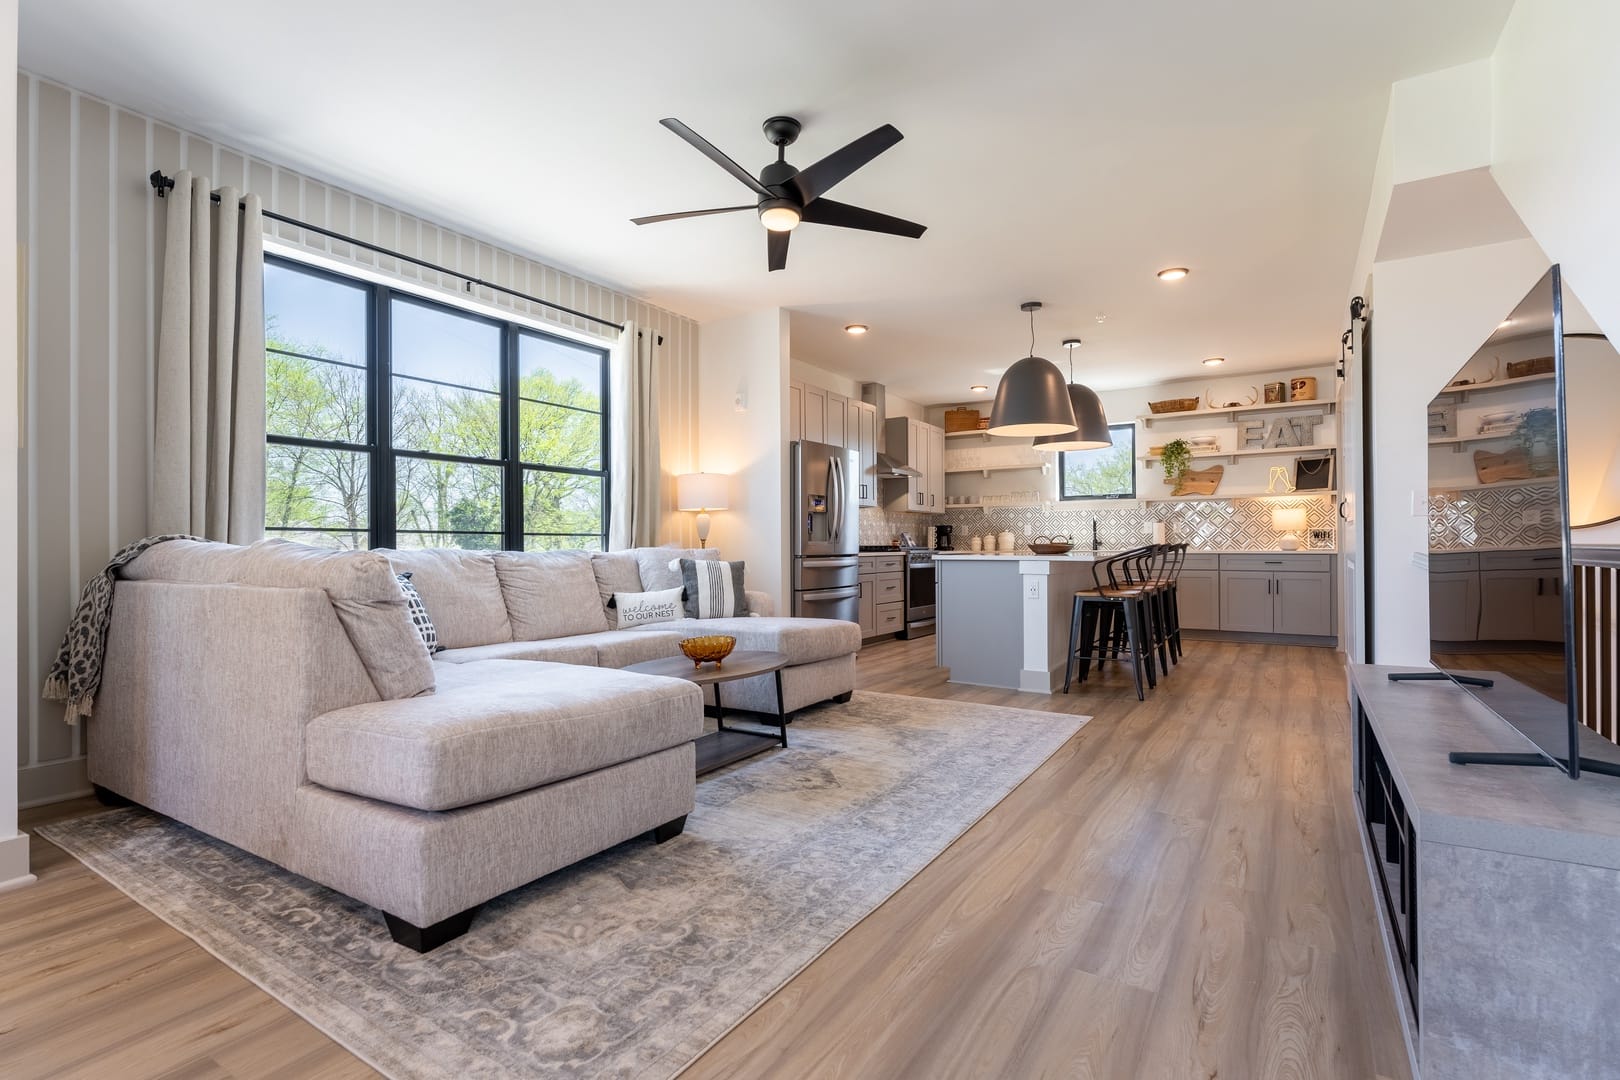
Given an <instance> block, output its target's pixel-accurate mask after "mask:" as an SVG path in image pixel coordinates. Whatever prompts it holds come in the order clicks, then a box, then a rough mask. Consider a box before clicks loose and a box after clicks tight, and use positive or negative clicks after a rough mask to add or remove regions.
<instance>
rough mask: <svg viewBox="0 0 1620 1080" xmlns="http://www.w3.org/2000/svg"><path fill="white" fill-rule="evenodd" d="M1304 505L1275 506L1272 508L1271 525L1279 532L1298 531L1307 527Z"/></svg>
mask: <svg viewBox="0 0 1620 1080" xmlns="http://www.w3.org/2000/svg"><path fill="white" fill-rule="evenodd" d="M1305 522H1306V518H1305V508H1304V507H1303V506H1274V507H1272V509H1271V527H1272V528H1273V529H1276V530H1277V531H1278V532H1298V531H1299V530H1301V529H1303V528H1304V527H1305Z"/></svg>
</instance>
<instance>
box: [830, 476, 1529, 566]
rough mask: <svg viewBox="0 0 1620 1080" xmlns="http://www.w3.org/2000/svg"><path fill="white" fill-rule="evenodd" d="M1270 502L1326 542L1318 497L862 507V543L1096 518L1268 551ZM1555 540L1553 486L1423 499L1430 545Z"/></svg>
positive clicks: (1107, 530)
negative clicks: (917, 510)
mask: <svg viewBox="0 0 1620 1080" xmlns="http://www.w3.org/2000/svg"><path fill="white" fill-rule="evenodd" d="M1277 506H1304V507H1305V508H1306V519H1307V521H1308V522H1309V524H1308V526H1307V527H1308V529H1309V530H1310V531H1311V532H1313V533H1316V534H1318V536H1320V535H1321V534H1322V533H1324V532H1325V533H1326V534H1327V537H1328V538H1327V540H1326V541H1325V542H1322V541H1321V540H1318V542H1317V543H1316V544H1314V545H1312V544H1309V543H1302V544H1301V547H1308V546H1316V547H1332V546H1334V543H1335V540H1336V539H1337V532H1336V526H1337V525H1338V512H1337V509H1336V507H1335V506H1334V504H1333V503H1332V502H1331V501H1329V500H1328V499H1326V498H1324V497H1321V496H1315V497H1304V498H1302V497H1298V496H1294V497H1282V496H1278V497H1275V498H1268V499H1194V500H1188V501H1186V502H1174V503H1170V502H1155V503H1119V504H1092V505H1088V506H1085V507H1084V508H1079V507H1068V506H1063V507H1059V506H1053V505H1051V504H1045V505H1041V506H1027V507H991V508H989V509H987V510H979V509H962V510H947V511H946V512H945V513H944V514H943V515H933V514H910V513H905V512H903V511H900V512H896V511H888V510H881V509H865V510H862V511H861V543H863V544H887V543H889V542H890V541H892V540H894V539H895V537H897V536H898V535H899V534H900V532H901V531H902V530H903V531H906V532H909V533H911V535H912V536H914V537H916V538H917V539H918V540H925V539H927V538H928V535H929V533H928V528H929V526H931V525H938V524H941V523H944V524H948V525H953V526H955V528H956V537H955V540H956V546H957V548H958V549H959V550H964V551H965V550H966V549H967V547H968V543H969V540H970V539H971V538H972V537H974V536H983V535H984V534H985V533H987V532H995V533H999V532H1001V531H1002V530H1004V529H1005V530H1010V531H1011V532H1012V533H1013V534H1014V535H1015V536H1017V537H1018V539H1019V541H1020V542H1027V541H1028V540H1029V539H1030V538H1031V537H1035V536H1041V535H1046V536H1052V535H1054V534H1057V533H1062V534H1065V535H1068V536H1072V537H1074V539H1075V542H1076V543H1077V544H1081V545H1085V544H1087V543H1089V542H1090V537H1091V522H1092V519H1093V518H1095V519H1096V521H1097V532H1098V535H1099V536H1100V537H1101V539H1102V546H1103V547H1105V548H1122V547H1130V546H1132V545H1135V544H1140V543H1142V542H1143V541H1144V540H1145V539H1146V538H1147V537H1146V535H1145V533H1144V530H1143V526H1144V525H1151V524H1152V523H1153V522H1156V521H1162V522H1164V523H1165V525H1166V526H1167V528H1166V533H1167V534H1168V535H1169V537H1170V538H1171V539H1172V540H1175V541H1183V540H1184V541H1186V542H1187V543H1188V544H1189V545H1191V546H1192V549H1193V550H1195V551H1275V550H1276V549H1277V538H1278V536H1279V535H1280V534H1279V533H1278V532H1277V531H1276V530H1275V529H1273V528H1272V527H1271V510H1272V508H1273V507H1277ZM1558 538H1559V532H1558V487H1557V484H1556V482H1549V483H1547V484H1532V485H1527V486H1523V487H1505V488H1495V489H1492V488H1473V489H1469V490H1465V491H1452V492H1443V493H1440V494H1437V495H1433V496H1431V497H1430V498H1429V543H1430V546H1431V547H1432V548H1434V549H1435V550H1437V551H1445V550H1450V549H1457V550H1462V549H1468V548H1476V547H1494V548H1534V547H1549V546H1553V545H1556V544H1557V543H1558Z"/></svg>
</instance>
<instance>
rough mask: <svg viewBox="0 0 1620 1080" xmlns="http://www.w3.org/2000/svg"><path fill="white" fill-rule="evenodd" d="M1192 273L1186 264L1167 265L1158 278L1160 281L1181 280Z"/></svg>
mask: <svg viewBox="0 0 1620 1080" xmlns="http://www.w3.org/2000/svg"><path fill="white" fill-rule="evenodd" d="M1190 273H1192V271H1191V270H1189V269H1187V268H1186V267H1185V266H1167V267H1165V268H1164V269H1163V270H1160V271H1159V273H1158V278H1159V280H1160V281H1180V280H1181V279H1182V278H1184V277H1186V276H1187V275H1188V274H1190Z"/></svg>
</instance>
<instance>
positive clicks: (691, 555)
mask: <svg viewBox="0 0 1620 1080" xmlns="http://www.w3.org/2000/svg"><path fill="white" fill-rule="evenodd" d="M633 551H634V554H635V556H636V565H637V567H638V568H639V569H640V570H641V587H642V588H643V589H649V590H650V589H673V588H674V587H675V586H677V585H679V584H681V571H680V567H679V566H678V565H677V563H678V562H679V560H681V559H718V558H719V557H720V552H719V551H717V550H716V549H714V548H678V547H650V548H635V549H633Z"/></svg>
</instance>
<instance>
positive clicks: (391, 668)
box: [120, 539, 434, 698]
mask: <svg viewBox="0 0 1620 1080" xmlns="http://www.w3.org/2000/svg"><path fill="white" fill-rule="evenodd" d="M120 576H121V577H123V578H124V579H126V580H129V581H180V582H188V583H193V584H202V585H227V584H237V585H258V586H263V587H266V588H283V589H299V588H303V589H321V590H323V591H325V593H326V596H327V599H328V600H329V601H330V602H331V604H332V610H333V611H334V612H335V613H336V615H337V617H338V622H340V623H341V624H342V625H343V630H344V632H345V633H346V634H347V635H348V638H349V642H350V644H352V645H353V646H354V651H355V652H356V653H357V654H358V655H359V657H360V662H361V663H362V664H363V665H365V669H366V674H367V675H369V676H371V682H372V685H373V686H375V687H376V688H377V693H378V695H379V696H381V697H383V698H404V697H410V696H412V695H414V694H422V693H426V692H427V691H429V690H432V689H433V672H434V668H433V660H432V658H431V657H430V656H429V655H428V652H427V650H426V649H424V648H423V647H422V637H421V635H420V634H418V633H417V631H416V627H415V626H413V625H412V624H411V618H410V612H409V609H408V608H407V607H406V603H405V594H404V592H403V591H401V589H400V587H399V581H398V580H397V579H396V578H395V577H394V570H393V568H392V567H390V566H389V564H388V559H387V558H385V557H384V556H382V555H380V554H378V553H377V552H374V551H339V550H334V549H332V548H317V547H311V546H309V545H308V544H297V543H294V542H293V541H291V540H280V539H275V540H260V541H258V542H257V543H254V544H249V545H247V546H246V547H238V546H237V545H235V544H219V543H213V542H209V541H197V540H170V541H168V542H166V543H162V544H158V545H157V546H156V547H152V548H148V549H147V550H146V551H145V552H143V553H142V554H141V556H140V557H139V558H138V559H136V560H135V561H134V562H132V563H130V564H129V565H128V566H126V567H124V568H123V571H122V573H121V574H120Z"/></svg>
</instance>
